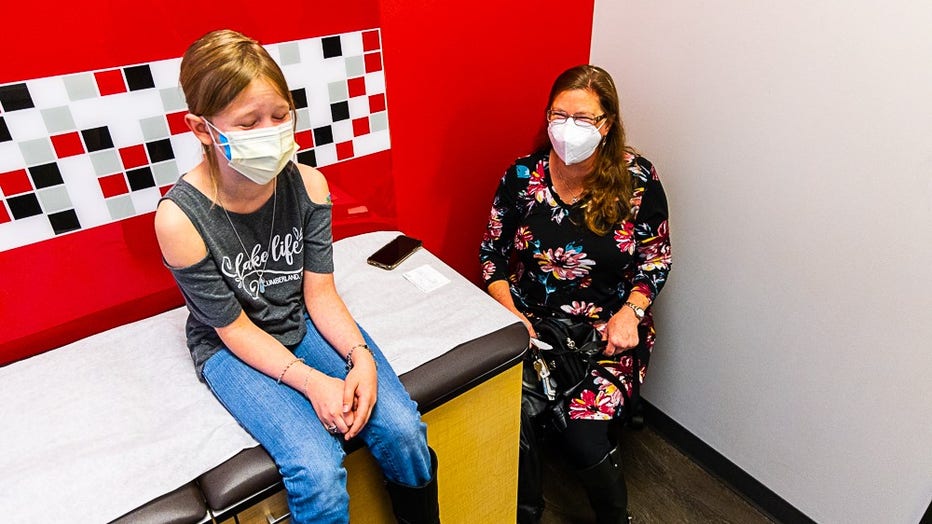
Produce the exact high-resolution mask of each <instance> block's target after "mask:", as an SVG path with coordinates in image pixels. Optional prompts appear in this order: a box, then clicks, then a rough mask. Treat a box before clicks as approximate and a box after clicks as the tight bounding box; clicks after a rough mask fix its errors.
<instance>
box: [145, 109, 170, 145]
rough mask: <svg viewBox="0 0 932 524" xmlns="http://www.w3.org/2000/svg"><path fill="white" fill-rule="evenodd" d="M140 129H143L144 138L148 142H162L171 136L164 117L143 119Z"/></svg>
mask: <svg viewBox="0 0 932 524" xmlns="http://www.w3.org/2000/svg"><path fill="white" fill-rule="evenodd" d="M139 127H141V128H142V136H143V138H145V140H146V142H150V141H152V140H160V139H162V138H165V137H167V136H169V133H168V122H166V121H165V117H164V116H162V115H159V116H153V117H151V118H143V119H142V120H140V121H139Z"/></svg>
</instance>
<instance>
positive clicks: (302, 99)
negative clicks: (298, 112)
mask: <svg viewBox="0 0 932 524" xmlns="http://www.w3.org/2000/svg"><path fill="white" fill-rule="evenodd" d="M291 98H292V99H293V100H294V107H295V109H304V108H305V107H307V91H305V90H304V88H303V87H302V88H301V89H294V90H292V91H291Z"/></svg>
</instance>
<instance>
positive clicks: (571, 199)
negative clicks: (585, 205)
mask: <svg viewBox="0 0 932 524" xmlns="http://www.w3.org/2000/svg"><path fill="white" fill-rule="evenodd" d="M550 165H551V168H550V174H551V175H553V174H557V175H559V177H560V178H561V179H563V180H564V181H566V179H565V178H564V177H563V174H562V173H560V172H559V171H558V170H556V169H553V164H550ZM585 192H586V189H585V188H583V189H581V190H579V192H578V193H576V196H574V197H570V198H569V204H570V205H573V204H575V203H576V202H579V199H580V198H582V196H583V193H585ZM557 194H558V195H559V193H557ZM561 199H562V198H561ZM564 202H565V200H564Z"/></svg>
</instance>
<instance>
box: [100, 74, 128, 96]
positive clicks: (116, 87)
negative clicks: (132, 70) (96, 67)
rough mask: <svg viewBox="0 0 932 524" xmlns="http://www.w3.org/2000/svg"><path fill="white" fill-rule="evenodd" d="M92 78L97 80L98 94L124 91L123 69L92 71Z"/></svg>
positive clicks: (105, 94)
mask: <svg viewBox="0 0 932 524" xmlns="http://www.w3.org/2000/svg"><path fill="white" fill-rule="evenodd" d="M94 79H95V80H97V89H99V90H100V96H107V95H113V94H116V93H125V92H126V82H124V81H123V71H121V70H119V69H111V70H110V71H98V72H96V73H94Z"/></svg>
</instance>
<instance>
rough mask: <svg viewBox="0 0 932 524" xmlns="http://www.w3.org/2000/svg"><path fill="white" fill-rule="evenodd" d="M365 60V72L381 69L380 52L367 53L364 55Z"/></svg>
mask: <svg viewBox="0 0 932 524" xmlns="http://www.w3.org/2000/svg"><path fill="white" fill-rule="evenodd" d="M365 60H366V72H367V73H374V72H376V71H381V70H382V53H369V54H367V55H366V56H365Z"/></svg>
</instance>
